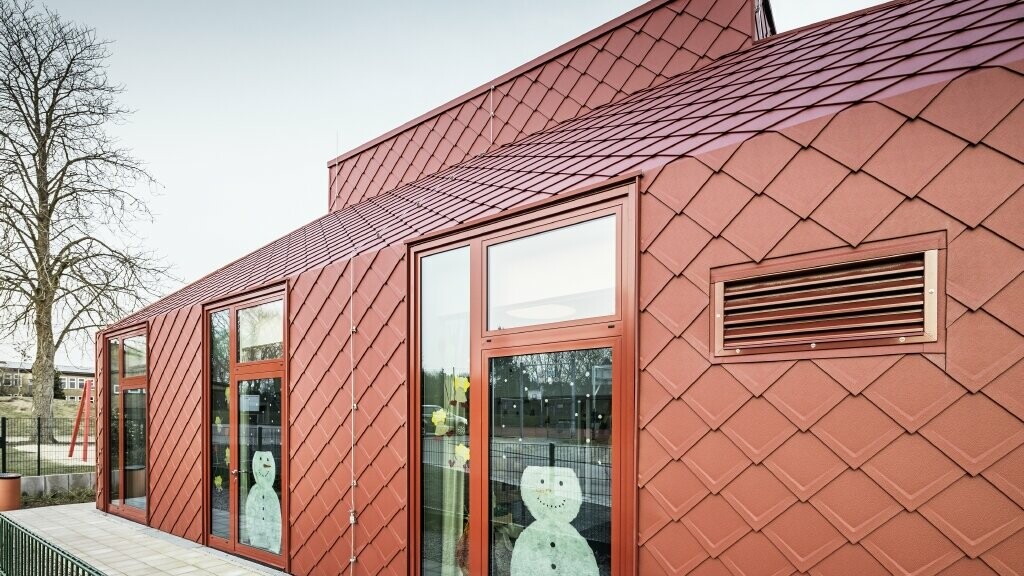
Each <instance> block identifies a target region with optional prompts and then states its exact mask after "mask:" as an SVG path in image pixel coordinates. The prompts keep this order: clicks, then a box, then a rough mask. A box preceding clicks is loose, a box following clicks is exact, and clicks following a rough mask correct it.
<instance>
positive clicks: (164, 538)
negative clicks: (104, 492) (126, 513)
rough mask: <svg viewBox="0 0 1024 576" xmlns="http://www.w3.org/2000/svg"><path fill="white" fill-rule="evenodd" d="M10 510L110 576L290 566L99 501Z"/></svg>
mask: <svg viewBox="0 0 1024 576" xmlns="http://www.w3.org/2000/svg"><path fill="white" fill-rule="evenodd" d="M4 514H5V515H6V516H8V517H9V518H11V519H12V520H14V521H15V522H17V523H18V524H21V525H22V526H24V527H25V528H28V529H29V530H31V531H32V532H34V533H35V534H36V535H38V536H39V537H41V538H43V539H45V540H48V541H50V542H53V543H54V544H57V545H59V546H60V547H61V548H62V549H64V550H66V551H68V552H70V553H71V554H74V555H75V556H77V557H78V558H80V559H82V560H83V561H85V562H87V563H89V564H91V565H92V566H93V567H95V568H98V569H100V570H102V571H103V572H105V573H107V574H108V575H110V576H163V575H173V576H214V575H215V576H267V575H274V576H284V572H279V571H277V570H272V569H270V568H266V567H264V566H260V565H259V564H255V563H253V562H248V561H246V560H243V559H241V558H237V557H235V556H231V555H229V554H224V553H222V552H219V551H217V550H213V549H211V548H206V547H205V546H201V545H199V544H196V543H195V542H192V541H190V540H185V539H183V538H178V537H177V536H171V535H170V534H165V533H163V532H159V531H157V530H153V529H152V528H147V527H146V526H143V525H141V524H137V523H135V522H131V521H129V520H125V519H123V518H118V517H116V516H111V515H109V514H104V513H102V512H100V511H99V510H97V509H96V505H95V504H69V505H67V506H50V507H46V508H32V509H29V510H18V511H15V512H4Z"/></svg>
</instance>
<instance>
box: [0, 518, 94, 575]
mask: <svg viewBox="0 0 1024 576" xmlns="http://www.w3.org/2000/svg"><path fill="white" fill-rule="evenodd" d="M44 575H45V576H103V572H100V571H99V570H97V569H96V568H93V567H92V566H89V565H88V564H86V563H85V562H82V561H81V560H79V559H77V558H75V557H74V556H72V555H70V554H68V553H67V552H65V551H63V550H61V549H60V548H57V547H56V546H54V545H53V544H50V543H49V542H47V541H45V540H43V539H42V538H40V537H38V536H36V535H35V534H33V533H31V532H29V531H28V530H26V529H25V528H23V527H21V526H20V525H19V524H17V523H15V522H14V521H12V520H11V519H10V518H8V517H6V516H3V515H0V576H44Z"/></svg>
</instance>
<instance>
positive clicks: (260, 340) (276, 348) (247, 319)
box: [237, 300, 284, 362]
mask: <svg viewBox="0 0 1024 576" xmlns="http://www.w3.org/2000/svg"><path fill="white" fill-rule="evenodd" d="M237 333H238V361H239V362H256V361H259V360H276V359H278V358H281V357H282V352H283V347H282V344H283V342H284V301H282V300H275V301H273V302H267V303H265V304H260V305H258V306H252V307H251V308H243V309H241V310H239V311H238V327H237Z"/></svg>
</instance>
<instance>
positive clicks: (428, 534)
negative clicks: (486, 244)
mask: <svg viewBox="0 0 1024 576" xmlns="http://www.w3.org/2000/svg"><path fill="white" fill-rule="evenodd" d="M420 262H421V264H420V270H421V279H420V308H421V312H420V362H421V364H420V382H421V389H422V396H421V397H420V402H421V404H422V408H421V410H422V418H421V422H420V430H421V431H422V433H421V456H422V466H421V470H422V473H421V476H420V477H421V479H422V485H421V486H420V489H421V492H420V494H421V500H422V507H423V508H422V514H421V518H422V526H421V530H422V539H421V543H422V545H421V547H420V549H421V550H422V558H421V566H422V570H421V572H422V574H424V575H427V576H435V575H436V576H462V574H463V570H464V569H468V566H467V564H468V555H469V542H468V541H467V537H468V535H467V533H466V524H467V522H468V521H469V456H470V453H469V248H468V247H465V248H457V249H455V250H449V251H448V252H442V253H439V254H434V255H431V256H427V257H425V258H423V259H422V260H421V261H420Z"/></svg>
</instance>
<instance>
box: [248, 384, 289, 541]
mask: <svg viewBox="0 0 1024 576" xmlns="http://www.w3.org/2000/svg"><path fill="white" fill-rule="evenodd" d="M238 463H239V474H238V476H239V502H244V503H245V505H244V506H239V507H238V529H239V538H238V541H239V542H240V543H242V544H245V545H247V546H252V547H253V548H259V549H262V550H266V551H268V552H271V553H273V554H280V553H281V470H280V465H281V379H280V378H257V379H253V380H241V381H239V382H238Z"/></svg>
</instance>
